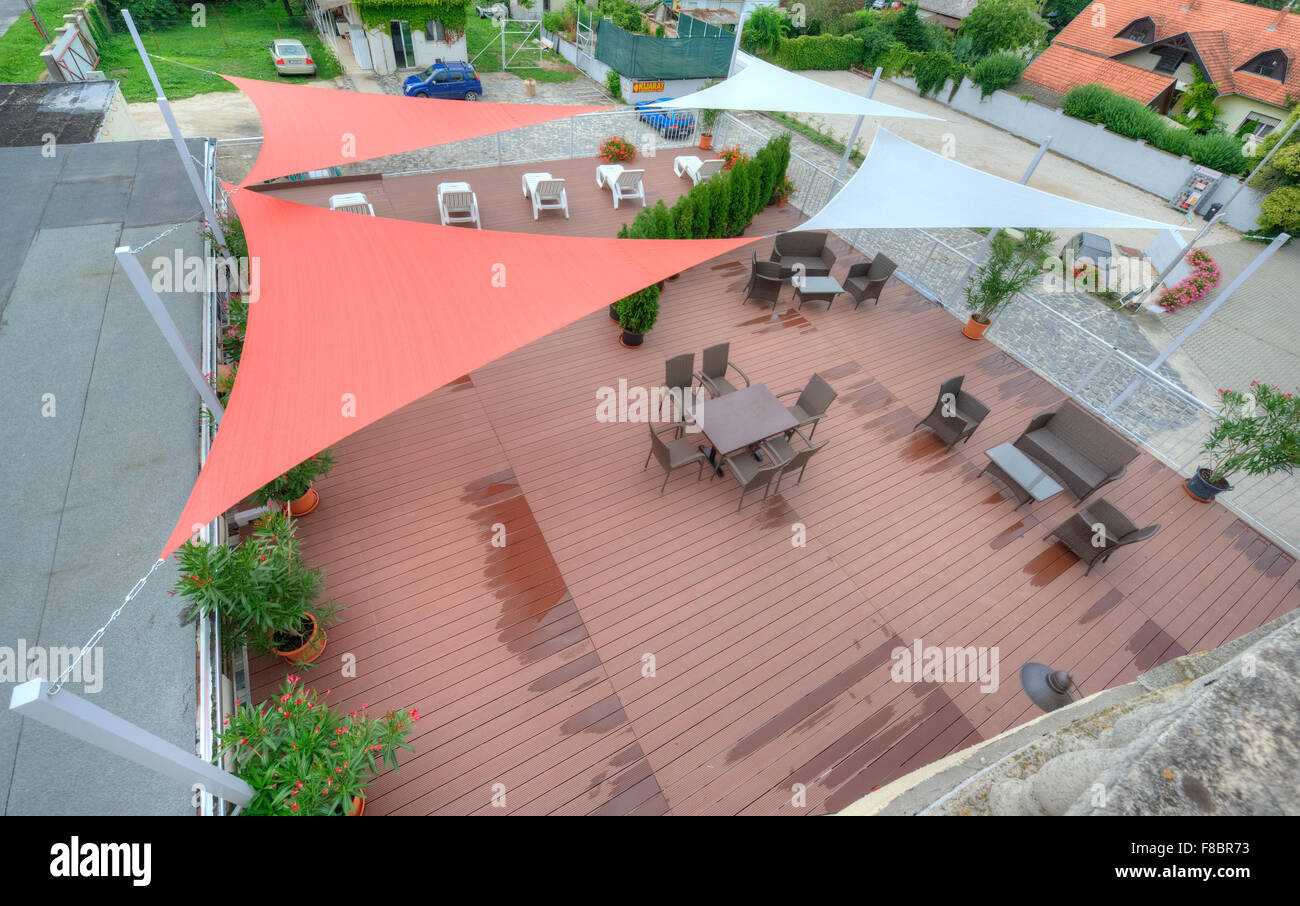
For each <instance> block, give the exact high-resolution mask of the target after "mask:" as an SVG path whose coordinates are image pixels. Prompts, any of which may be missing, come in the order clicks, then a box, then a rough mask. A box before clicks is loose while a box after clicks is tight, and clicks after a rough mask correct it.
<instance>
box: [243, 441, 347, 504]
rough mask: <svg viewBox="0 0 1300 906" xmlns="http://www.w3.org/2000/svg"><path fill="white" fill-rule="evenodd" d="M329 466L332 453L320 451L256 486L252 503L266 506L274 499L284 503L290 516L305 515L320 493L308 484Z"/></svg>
mask: <svg viewBox="0 0 1300 906" xmlns="http://www.w3.org/2000/svg"><path fill="white" fill-rule="evenodd" d="M333 468H334V455H333V454H332V453H330V451H329V450H322V451H321V452H319V453H317V454H316V455H315V456H313V457H312V458H311V459H308V460H306V461H304V462H300V463H298V465H296V466H294V467H293V468H292V469H290V470H289V471H288V472H285V473H284V474H283V475H281V476H280V477H279V478H275V479H272V480H271V481H270V482H268V483H267V484H266V485H264V486H262V487H261V488H259V489H258V490H257V491H256V492H255V493H254V494H253V502H254V503H256V504H257V505H258V506H266V504H268V503H269V502H271V501H272V500H278V501H279V502H281V503H285V504H287V505H288V507H289V515H290V516H306V515H307V514H308V513H310V512H311V511H312V510H314V509H316V507H317V506H319V505H320V492H319V491H317V490H316V489H315V488H313V487H312V482H314V481H315V480H316V479H317V478H323V477H324V476H326V475H328V474H329V473H330V470H332V469H333Z"/></svg>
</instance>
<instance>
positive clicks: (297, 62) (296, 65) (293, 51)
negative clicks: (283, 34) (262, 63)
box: [271, 38, 316, 75]
mask: <svg viewBox="0 0 1300 906" xmlns="http://www.w3.org/2000/svg"><path fill="white" fill-rule="evenodd" d="M271 61H272V62H273V63H275V71H276V72H277V73H279V74H280V75H315V74H316V63H315V62H314V61H313V60H312V58H311V54H309V53H308V52H307V48H306V47H303V46H302V42H301V41H294V40H291V39H288V38H280V39H277V40H275V41H272V42H271Z"/></svg>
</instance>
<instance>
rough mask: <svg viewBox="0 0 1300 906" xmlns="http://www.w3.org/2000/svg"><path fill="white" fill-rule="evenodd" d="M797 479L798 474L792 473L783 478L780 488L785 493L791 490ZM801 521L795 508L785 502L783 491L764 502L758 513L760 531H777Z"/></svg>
mask: <svg viewBox="0 0 1300 906" xmlns="http://www.w3.org/2000/svg"><path fill="white" fill-rule="evenodd" d="M809 465H810V466H811V465H812V463H811V462H809ZM798 477H799V473H798V472H792V473H791V474H789V475H787V476H785V480H784V481H782V482H781V487H782V488H783V489H784V490H785V491H788V490H790V489H792V488H793V487H794V486H795V481H794V480H795V479H796V478H798ZM802 521H803V520H802V519H800V518H799V513H798V512H797V511H796V510H795V508H794V507H792V506H790V504H789V503H787V502H786V499H785V493H784V491H783V492H782V493H781V494H776V495H773V496H770V497H768V498H767V500H764V501H763V502H762V509H761V510H760V511H759V513H758V527H759V528H760V529H777V528H782V527H784V526H789V525H793V524H794V523H796V522H802Z"/></svg>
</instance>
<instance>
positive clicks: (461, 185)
mask: <svg viewBox="0 0 1300 906" xmlns="http://www.w3.org/2000/svg"><path fill="white" fill-rule="evenodd" d="M438 216H439V217H440V218H441V219H442V225H443V226H447V225H448V224H454V223H472V224H474V228H475V229H479V230H481V229H483V224H482V223H481V222H480V221H479V217H478V197H477V196H476V195H475V194H474V190H473V189H471V188H470V186H469V183H467V182H440V183H438Z"/></svg>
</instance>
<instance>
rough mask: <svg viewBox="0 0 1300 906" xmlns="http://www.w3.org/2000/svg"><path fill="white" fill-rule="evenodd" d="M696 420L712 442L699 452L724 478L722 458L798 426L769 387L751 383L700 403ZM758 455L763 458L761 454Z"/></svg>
mask: <svg viewBox="0 0 1300 906" xmlns="http://www.w3.org/2000/svg"><path fill="white" fill-rule="evenodd" d="M694 417H695V422H696V424H697V425H699V428H700V431H701V432H702V433H703V434H704V436H705V438H707V439H708V441H709V445H707V446H706V445H704V444H701V445H700V450H701V452H703V453H704V454H705V455H706V456H708V458H709V462H710V463H711V464H712V465H713V468H714V470H715V471H716V473H717V474H718V475H722V459H723V458H725V457H727V456H730V455H731V454H733V453H737V452H740V451H741V450H745V449H747V448H750V447H754V446H757V445H758V444H760V443H762V442H763V441H765V440H767V439H768V438H770V437H776V436H777V435H778V434H784V433H786V432H787V431H792V430H794V429H795V428H797V427H798V426H799V422H798V420H797V419H796V418H795V417H794V416H793V415H791V414H790V410H789V409H787V408H786V407H785V405H784V404H783V403H782V402H781V401H780V400H779V399H777V397H776V394H774V393H773V392H772V391H771V390H769V389H767V385H766V384H751V385H750V386H748V387H745V388H743V389H741V390H736V391H733V392H732V393H727V394H724V395H723V396H719V397H716V398H714V399H711V400H709V401H708V402H705V403H701V404H700V405H699V406H697V407H696V409H695V416H694ZM755 455H756V456H758V457H759V458H760V459H761V458H762V455H761V453H757V452H756V453H755Z"/></svg>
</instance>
